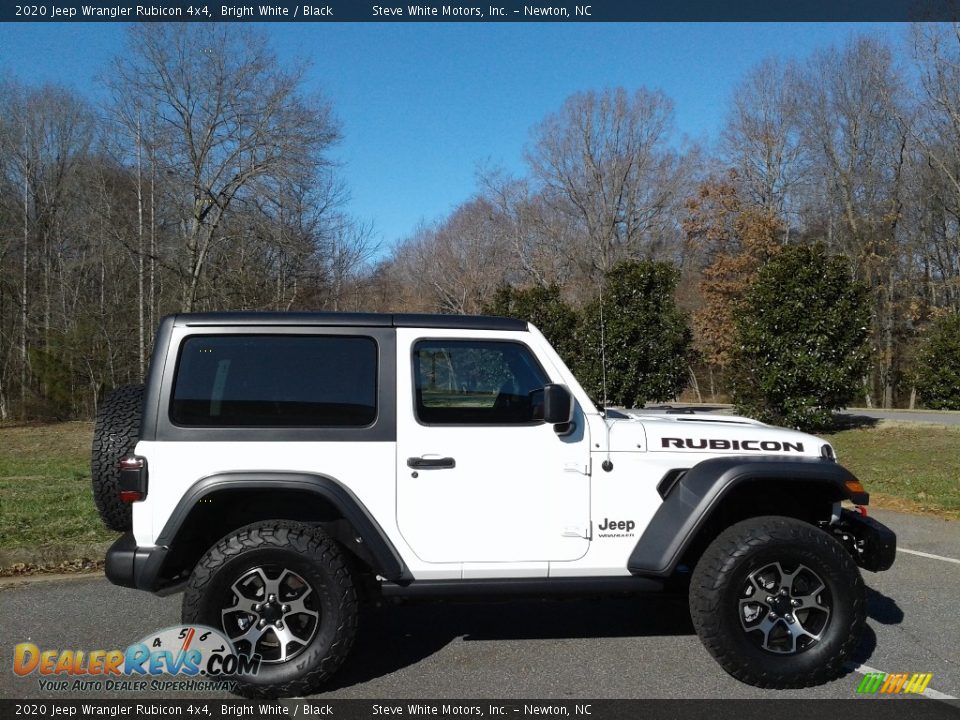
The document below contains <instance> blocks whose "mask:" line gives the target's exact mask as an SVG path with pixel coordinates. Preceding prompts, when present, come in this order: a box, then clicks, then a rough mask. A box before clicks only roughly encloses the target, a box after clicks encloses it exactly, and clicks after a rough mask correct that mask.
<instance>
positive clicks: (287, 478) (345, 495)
mask: <svg viewBox="0 0 960 720" xmlns="http://www.w3.org/2000/svg"><path fill="white" fill-rule="evenodd" d="M264 488H269V489H270V490H271V491H274V490H275V491H277V492H282V491H284V490H289V491H296V492H308V493H313V494H315V495H317V496H319V497H321V498H323V499H324V500H326V501H328V502H329V503H330V504H331V505H333V507H335V508H336V509H337V510H338V511H339V512H340V514H341V515H343V517H344V519H345V520H346V521H347V522H348V523H350V525H351V526H352V527H353V530H354V531H355V532H356V534H357V537H358V538H360V540H359V541H360V542H362V543H363V545H364V547H365V549H366V552H367V553H368V554H369V556H370V557H371V558H372V559H373V561H374V565H375V566H374V567H373V570H374V571H375V572H376V573H377V574H379V575H380V576H382V577H384V578H386V579H387V580H390V581H391V582H395V583H397V584H405V583H408V582H410V581H411V580H412V579H413V576H412V575H411V573H410V571H409V569H408V568H407V566H406V564H405V563H404V562H403V559H402V558H401V557H400V554H399V553H398V552H397V549H396V547H394V545H393V543H392V542H390V539H389V538H388V537H387V535H386V533H385V532H384V531H383V528H381V527H380V525H379V523H377V521H376V520H375V519H374V517H373V515H371V514H370V511H369V510H367V508H366V507H365V506H364V505H363V503H362V502H360V500H359V499H358V498H357V496H356V495H354V494H353V493H352V492H351V491H350V490H349V489H348V488H347V487H345V486H344V485H343V484H341V483H339V482H337V480H335V479H334V478H332V477H329V476H327V475H320V474H315V473H298V472H228V473H219V474H216V475H209V476H207V477H204V478H202V479H200V480H198V481H197V482H195V483H194V484H193V485H192V486H190V489H189V490H187V491H186V492H185V493H184V495H183V497H182V498H181V499H180V502H179V503H177V506H176V507H175V508H174V510H173V512H172V513H171V514H170V517H169V518H168V519H167V522H166V523H165V524H164V526H163V530H161V531H160V534H159V535H158V536H157V540H156V544H157V545H158V546H163V547H166V548H172V547H173V546H174V545H175V543H176V541H177V536H178V534H179V533H180V530H181V529H182V528H183V524H184V522H185V521H186V519H187V517H188V516H189V515H190V512H191V511H192V510H193V509H194V508H195V507H196V506H197V504H198V503H199V502H200V501H202V500H203V499H204V498H205V497H207V496H209V495H212V494H213V493H219V492H223V491H228V492H229V491H233V490H263V489H264ZM264 519H265V520H266V519H273V518H264Z"/></svg>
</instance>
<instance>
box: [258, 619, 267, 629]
mask: <svg viewBox="0 0 960 720" xmlns="http://www.w3.org/2000/svg"><path fill="white" fill-rule="evenodd" d="M266 625H267V621H266V620H261V621H260V622H258V623H257V627H258V628H263V627H266Z"/></svg>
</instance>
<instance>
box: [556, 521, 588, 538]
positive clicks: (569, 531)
mask: <svg viewBox="0 0 960 720" xmlns="http://www.w3.org/2000/svg"><path fill="white" fill-rule="evenodd" d="M562 537H569V538H584V539H585V540H590V539H591V538H592V537H593V522H592V521H591V522H590V525H589V526H588V527H584V526H583V525H567V526H566V527H565V528H564V529H563V535H562Z"/></svg>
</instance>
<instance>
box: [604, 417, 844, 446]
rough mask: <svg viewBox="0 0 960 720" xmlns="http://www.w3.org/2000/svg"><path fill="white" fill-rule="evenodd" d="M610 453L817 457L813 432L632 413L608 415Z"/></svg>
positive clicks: (741, 420) (817, 443) (822, 442)
mask: <svg viewBox="0 0 960 720" xmlns="http://www.w3.org/2000/svg"><path fill="white" fill-rule="evenodd" d="M607 423H608V425H609V427H610V451H611V452H618V451H620V452H628V451H633V452H637V451H638V450H645V451H648V452H670V453H697V454H707V455H754V454H756V455H796V456H810V457H820V449H821V448H822V447H823V446H824V445H828V444H829V443H827V442H826V441H825V440H821V439H820V438H818V437H815V436H813V435H808V434H806V433H802V432H798V431H796V430H790V429H787V428H780V427H775V426H773V425H764V424H763V423H761V422H758V421H756V420H751V419H750V418H745V417H738V416H735V415H711V416H704V415H642V414H637V415H632V416H630V417H629V418H615V419H608V420H607Z"/></svg>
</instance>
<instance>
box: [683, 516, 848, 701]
mask: <svg viewBox="0 0 960 720" xmlns="http://www.w3.org/2000/svg"><path fill="white" fill-rule="evenodd" d="M773 563H780V564H781V565H782V567H784V568H789V567H792V566H796V567H804V568H808V569H809V570H811V571H812V573H814V574H815V575H816V576H818V577H817V579H818V580H820V581H821V582H822V584H823V585H824V586H825V590H826V593H827V594H823V593H820V594H819V595H818V599H817V600H816V603H817V604H820V603H821V602H823V603H824V604H826V605H829V609H830V612H829V615H828V619H827V621H826V623H825V625H824V626H823V627H822V628H821V629H820V631H819V634H820V639H819V640H816V641H815V642H812V643H811V644H810V645H809V646H807V647H806V648H805V649H799V651H793V652H791V651H790V650H789V649H787V650H784V651H780V652H774V651H771V649H768V648H767V642H768V637H769V636H770V635H772V634H773V631H772V630H768V631H767V632H766V633H764V632H763V631H762V630H761V631H759V633H758V631H757V630H753V631H752V632H748V630H747V627H748V626H749V624H750V622H753V621H751V620H747V619H743V616H744V615H749V614H751V612H752V611H753V610H752V608H751V609H749V610H744V609H743V608H742V607H741V605H742V603H741V600H743V602H747V603H749V602H750V599H749V596H747V597H746V598H745V595H747V594H748V593H750V592H752V590H751V589H750V588H751V585H752V583H751V579H754V580H755V579H756V578H757V576H758V574H759V573H762V572H765V571H764V570H763V569H764V568H768V567H770V566H771V564H773ZM789 572H790V571H789V570H788V571H787V575H789ZM798 572H799V571H798ZM790 582H793V581H792V580H791V581H790ZM809 584H810V585H811V586H812V585H814V583H809ZM753 587H757V588H758V589H760V590H762V588H760V587H759V586H756V585H754V586H753ZM777 587H779V586H777ZM792 593H793V591H792V590H788V591H787V593H786V594H785V596H786V597H787V598H788V600H789V597H790V596H791V595H792ZM825 598H828V599H825ZM766 600H770V597H769V596H768V597H766ZM806 602H807V601H806V600H804V601H798V604H805V603H806ZM865 608H866V605H865V598H864V585H863V579H862V578H861V577H860V572H859V570H858V569H857V566H856V563H854V561H853V558H852V557H851V556H850V553H849V552H847V550H846V549H844V547H843V546H842V545H841V544H840V543H839V542H838V541H837V540H836V539H835V538H834V537H832V536H831V535H829V534H828V533H826V532H824V531H823V530H820V529H818V528H816V527H814V526H812V525H810V524H808V523H805V522H801V521H799V520H795V519H793V518H787V517H778V516H770V517H757V518H751V519H749V520H745V521H743V522H740V523H737V524H736V525H733V526H731V527H729V528H728V529H726V530H725V531H723V532H722V533H721V534H720V535H719V536H718V537H717V538H716V539H715V540H714V541H713V542H712V543H711V544H710V546H709V547H708V548H707V550H706V551H705V552H704V554H703V556H702V557H701V558H700V561H699V562H698V563H697V566H696V568H695V570H694V572H693V576H692V578H691V583H690V615H691V617H692V619H693V625H694V627H695V628H696V631H697V634H698V635H699V636H700V639H701V641H702V642H703V644H704V645H705V646H706V648H707V650H708V651H709V652H710V654H711V655H712V656H713V657H714V658H715V659H716V660H717V662H718V663H720V665H721V666H722V667H723V669H724V670H726V671H727V672H728V673H730V675H732V676H733V677H735V678H736V679H738V680H740V681H742V682H745V683H748V684H750V685H756V686H757V687H763V688H796V687H809V686H812V685H819V684H822V683H825V682H827V681H829V680H833V679H835V678H837V677H839V676H841V675H842V674H844V663H845V662H846V661H847V660H848V659H849V658H850V656H851V655H852V654H853V652H854V651H855V650H856V648H857V645H858V643H859V640H860V635H861V633H862V631H863V628H864V623H865ZM777 610H778V612H774V610H772V609H770V610H767V609H762V610H760V613H766V614H769V615H770V617H772V618H777V617H778V615H779V618H780V619H779V620H776V619H775V620H773V621H772V622H776V623H786V620H785V619H784V617H785V616H784V615H783V613H782V611H780V609H779V608H778V609H777ZM741 613H743V615H741ZM791 617H794V616H793V615H791ZM807 617H810V615H809V614H808V615H807ZM791 627H792V628H795V627H796V626H793V625H791ZM778 632H779V633H780V635H781V637H782V636H783V635H784V633H785V632H787V633H789V635H790V639H788V640H787V643H788V644H789V642H790V640H791V639H792V642H793V646H794V647H795V648H799V643H800V641H801V640H803V641H805V642H808V643H810V642H811V641H810V639H808V638H806V637H803V638H801V639H800V640H798V639H796V638H793V637H792V635H793V633H792V632H791V631H790V628H787V626H786V625H785V624H784V625H782V626H781V629H779V630H778ZM758 645H759V646H758Z"/></svg>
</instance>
